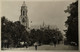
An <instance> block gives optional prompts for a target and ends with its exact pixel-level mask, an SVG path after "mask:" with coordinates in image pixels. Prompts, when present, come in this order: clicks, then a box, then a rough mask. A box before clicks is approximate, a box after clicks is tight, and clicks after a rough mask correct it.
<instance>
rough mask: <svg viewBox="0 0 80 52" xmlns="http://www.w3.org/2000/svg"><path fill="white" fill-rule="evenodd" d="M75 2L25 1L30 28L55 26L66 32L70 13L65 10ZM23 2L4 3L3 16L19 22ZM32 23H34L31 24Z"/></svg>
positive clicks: (65, 0) (68, 0)
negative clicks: (43, 25) (43, 24)
mask: <svg viewBox="0 0 80 52" xmlns="http://www.w3.org/2000/svg"><path fill="white" fill-rule="evenodd" d="M74 1H75V0H53V1H25V3H26V6H27V10H28V13H27V15H28V19H29V26H32V25H41V24H42V23H43V22H44V23H45V24H47V25H55V26H57V27H58V28H59V29H60V30H61V31H63V30H65V29H66V27H65V21H66V20H67V16H69V14H68V13H65V12H64V10H66V9H67V6H69V4H71V3H72V2H74ZM22 3H23V1H2V2H1V16H5V17H6V18H7V19H8V20H10V21H18V20H19V17H20V10H21V6H22ZM31 21H32V23H30V22H31Z"/></svg>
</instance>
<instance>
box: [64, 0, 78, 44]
mask: <svg viewBox="0 0 80 52" xmlns="http://www.w3.org/2000/svg"><path fill="white" fill-rule="evenodd" d="M65 12H68V13H69V14H70V16H68V19H67V21H66V22H65V24H66V26H67V32H66V37H67V41H68V42H76V43H77V45H78V1H76V2H74V3H72V4H70V6H68V9H67V10H65Z"/></svg>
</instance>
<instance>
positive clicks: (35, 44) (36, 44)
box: [34, 42, 38, 50]
mask: <svg viewBox="0 0 80 52" xmlns="http://www.w3.org/2000/svg"><path fill="white" fill-rule="evenodd" d="M34 46H35V50H37V46H38V43H37V42H35V43H34Z"/></svg>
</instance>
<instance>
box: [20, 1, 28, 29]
mask: <svg viewBox="0 0 80 52" xmlns="http://www.w3.org/2000/svg"><path fill="white" fill-rule="evenodd" d="M19 21H20V23H21V24H22V25H24V26H25V28H26V29H28V27H29V21H28V16H27V6H26V4H25V1H24V2H23V4H22V6H21V15H20V17H19Z"/></svg>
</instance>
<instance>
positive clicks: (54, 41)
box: [53, 37, 57, 47]
mask: <svg viewBox="0 0 80 52" xmlns="http://www.w3.org/2000/svg"><path fill="white" fill-rule="evenodd" d="M53 43H54V46H55V47H56V44H57V40H56V38H55V37H53Z"/></svg>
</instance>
